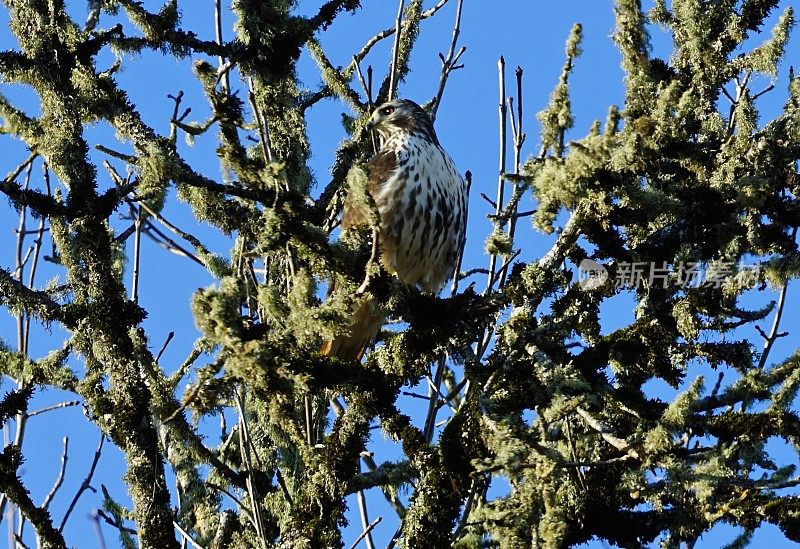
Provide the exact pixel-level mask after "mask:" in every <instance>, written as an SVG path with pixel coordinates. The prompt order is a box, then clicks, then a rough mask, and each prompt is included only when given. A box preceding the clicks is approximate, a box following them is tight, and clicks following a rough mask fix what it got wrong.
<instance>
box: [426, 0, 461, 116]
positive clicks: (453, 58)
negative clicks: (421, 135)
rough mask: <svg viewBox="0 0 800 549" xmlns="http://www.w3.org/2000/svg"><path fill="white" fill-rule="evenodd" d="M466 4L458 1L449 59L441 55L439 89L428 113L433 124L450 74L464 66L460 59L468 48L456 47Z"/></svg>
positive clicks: (448, 53)
mask: <svg viewBox="0 0 800 549" xmlns="http://www.w3.org/2000/svg"><path fill="white" fill-rule="evenodd" d="M463 3H464V0H458V4H457V6H456V22H455V24H454V25H453V38H452V40H451V41H450V49H449V50H448V52H447V57H445V56H443V55H442V54H441V53H440V54H439V58H440V59H441V60H442V72H441V73H440V74H439V89H437V90H436V99H435V100H434V102H433V105H432V106H431V110H430V112H429V113H428V114H429V116H430V118H431V122H435V121H436V112H437V111H438V110H439V105H441V103H442V95H444V88H445V86H446V85H447V79H448V77H449V76H450V73H451V72H453V71H454V70H456V69H458V68H461V67H463V65H458V59H459V58H460V57H461V56H462V55H463V54H464V52H465V51H467V48H466V47H464V46H461V48H460V49H459V50H458V52H456V45H457V44H458V35H459V34H460V33H461V7H462V5H463Z"/></svg>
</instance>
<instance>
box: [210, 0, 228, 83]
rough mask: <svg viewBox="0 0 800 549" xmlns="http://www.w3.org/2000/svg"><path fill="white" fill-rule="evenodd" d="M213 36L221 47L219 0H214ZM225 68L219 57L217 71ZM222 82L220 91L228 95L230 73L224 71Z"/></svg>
mask: <svg viewBox="0 0 800 549" xmlns="http://www.w3.org/2000/svg"><path fill="white" fill-rule="evenodd" d="M214 34H215V37H214V38H215V39H216V41H217V44H219V45H220V46H222V2H221V0H214ZM224 66H225V58H224V57H223V56H221V55H220V56H219V71H222V68H223V67H224ZM222 74H223V77H222V78H223V80H222V89H223V91H224V92H225V93H230V89H231V79H230V71H229V70H227V71H224V72H223V73H222Z"/></svg>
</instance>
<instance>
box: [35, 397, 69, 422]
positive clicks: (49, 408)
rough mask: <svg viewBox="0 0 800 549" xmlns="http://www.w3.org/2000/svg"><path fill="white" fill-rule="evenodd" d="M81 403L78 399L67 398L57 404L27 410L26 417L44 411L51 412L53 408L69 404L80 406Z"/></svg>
mask: <svg viewBox="0 0 800 549" xmlns="http://www.w3.org/2000/svg"><path fill="white" fill-rule="evenodd" d="M81 404H82V402H81V401H80V400H67V401H65V402H59V403H58V404H53V405H52V406H46V407H44V408H39V409H38V410H34V411H33V412H28V417H29V418H31V417H33V416H38V415H39V414H44V413H45V412H52V411H53V410H59V409H61V408H68V407H69V406H80V405H81Z"/></svg>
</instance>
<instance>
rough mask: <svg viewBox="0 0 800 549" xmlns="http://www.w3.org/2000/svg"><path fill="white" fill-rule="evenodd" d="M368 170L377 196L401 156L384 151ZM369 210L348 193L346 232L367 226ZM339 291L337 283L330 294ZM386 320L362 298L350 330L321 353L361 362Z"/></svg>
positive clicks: (375, 306) (344, 213)
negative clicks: (368, 346)
mask: <svg viewBox="0 0 800 549" xmlns="http://www.w3.org/2000/svg"><path fill="white" fill-rule="evenodd" d="M367 167H368V169H369V181H368V183H367V189H368V191H369V192H370V194H371V195H372V196H373V197H375V196H376V194H377V192H378V191H379V189H380V187H381V186H382V185H383V184H384V183H385V182H386V181H387V180H388V179H389V178H390V177H391V175H392V173H393V172H394V170H395V168H396V167H397V155H396V154H395V152H394V151H392V150H381V151H380V152H378V153H377V154H376V155H375V156H374V157H373V158H372V159H371V160H370V161H369V163H368V164H367ZM365 208H366V205H365V204H363V203H361V202H359V201H357V200H354V199H353V198H352V194H351V193H348V196H347V198H346V199H345V203H344V208H343V210H342V230H343V231H346V230H349V229H353V228H356V227H360V226H365V225H367V222H368V219H369V212H367V211H366V210H365ZM336 290H337V288H336V284H334V285H333V286H332V287H331V289H330V291H329V294H330V293H331V292H335V291H336ZM384 320H385V315H384V313H383V312H382V311H381V310H380V306H379V305H378V304H377V303H375V302H374V300H373V299H371V298H369V297H365V298H362V299H361V300H359V301H358V303H357V304H356V306H355V308H354V310H353V316H352V317H351V320H350V323H349V325H348V326H347V328H346V329H345V330H343V331H342V332H341V333H340V334H338V335H336V336H335V337H334V338H333V339H332V340H330V341H326V342H324V343H323V344H322V348H321V349H320V352H321V353H322V354H325V355H329V356H335V357H338V358H341V359H343V360H360V359H361V356H362V355H363V354H364V350H365V349H366V348H367V345H369V344H370V342H371V341H372V340H373V339H374V338H375V336H376V335H377V334H378V331H379V330H380V329H381V326H383V322H384Z"/></svg>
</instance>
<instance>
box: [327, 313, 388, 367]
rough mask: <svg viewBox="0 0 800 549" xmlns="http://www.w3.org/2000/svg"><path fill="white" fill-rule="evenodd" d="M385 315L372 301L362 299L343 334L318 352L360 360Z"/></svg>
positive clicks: (343, 358) (376, 333)
mask: <svg viewBox="0 0 800 549" xmlns="http://www.w3.org/2000/svg"><path fill="white" fill-rule="evenodd" d="M385 320H386V315H385V314H384V313H383V311H381V309H380V307H379V306H378V304H377V303H375V301H374V300H373V299H362V300H360V301H359V303H358V304H357V305H356V307H355V309H354V310H353V317H352V321H351V322H350V326H348V329H347V330H346V331H345V332H342V333H341V334H340V335H337V336H336V337H334V338H333V339H332V340H330V341H326V342H324V343H323V344H322V347H321V348H320V352H321V353H322V354H324V355H328V356H335V357H337V358H340V359H342V360H361V357H362V356H363V355H364V351H365V350H366V348H367V345H369V344H370V342H371V341H372V340H373V339H374V338H375V336H376V335H378V331H379V330H380V329H381V326H383V323H384V321H385Z"/></svg>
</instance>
